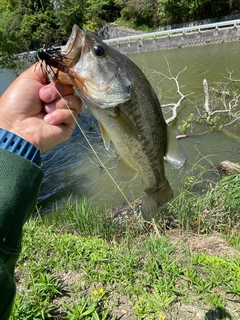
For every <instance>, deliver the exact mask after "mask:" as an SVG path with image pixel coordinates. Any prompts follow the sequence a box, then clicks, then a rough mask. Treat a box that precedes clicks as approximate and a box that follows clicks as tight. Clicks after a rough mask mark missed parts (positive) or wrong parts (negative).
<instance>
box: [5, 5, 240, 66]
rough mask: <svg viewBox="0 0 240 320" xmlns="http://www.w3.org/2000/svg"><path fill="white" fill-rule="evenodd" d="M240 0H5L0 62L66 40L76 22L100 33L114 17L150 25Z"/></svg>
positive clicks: (224, 9) (201, 15) (222, 11)
mask: <svg viewBox="0 0 240 320" xmlns="http://www.w3.org/2000/svg"><path fill="white" fill-rule="evenodd" d="M239 7H240V0H231V1H230V0H221V1H212V0H201V1H196V0H190V1H187V0H178V1H175V0H129V1H126V0H54V1H52V0H2V1H1V2H0V58H1V60H0V67H4V66H7V67H14V66H16V65H17V63H18V62H19V61H18V60H17V58H16V56H15V55H14V54H16V53H19V52H25V51H29V50H36V49H39V48H42V47H43V46H52V45H61V44H64V43H66V40H67V39H68V36H69V34H70V32H71V28H72V26H73V24H78V25H79V27H80V28H83V29H85V30H87V31H91V32H95V33H97V32H98V30H99V29H100V28H101V27H102V26H104V25H106V24H110V23H115V24H116V25H123V26H128V27H132V28H135V29H140V30H143V31H151V30H154V29H156V28H159V27H162V26H166V25H169V24H175V23H181V22H188V21H195V20H199V19H207V18H220V17H222V16H225V15H228V14H235V13H239Z"/></svg>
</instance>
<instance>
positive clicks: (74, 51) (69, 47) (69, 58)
mask: <svg viewBox="0 0 240 320" xmlns="http://www.w3.org/2000/svg"><path fill="white" fill-rule="evenodd" d="M83 41H84V31H82V30H81V29H80V28H79V27H78V26H77V25H76V24H74V26H73V28H72V33H71V35H70V37H69V39H68V42H67V43H66V45H65V47H64V48H63V50H62V56H63V62H64V63H65V64H66V65H67V66H68V67H69V68H72V67H74V66H75V64H76V63H77V62H78V60H79V59H80V56H81V51H82V47H83Z"/></svg>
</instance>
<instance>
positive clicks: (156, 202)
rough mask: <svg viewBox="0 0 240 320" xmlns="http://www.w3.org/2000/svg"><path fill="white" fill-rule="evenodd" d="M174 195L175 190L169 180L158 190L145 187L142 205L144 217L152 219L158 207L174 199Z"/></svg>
mask: <svg viewBox="0 0 240 320" xmlns="http://www.w3.org/2000/svg"><path fill="white" fill-rule="evenodd" d="M172 197H173V191H172V188H171V187H170V185H169V182H168V181H167V180H166V182H165V184H164V185H162V186H161V187H160V188H158V189H156V190H154V189H145V191H144V193H143V196H142V207H141V212H142V216H143V219H145V220H151V219H152V218H153V217H154V216H155V215H156V213H157V211H158V208H159V207H160V206H162V205H163V204H164V203H166V202H168V201H169V200H170V199H172Z"/></svg>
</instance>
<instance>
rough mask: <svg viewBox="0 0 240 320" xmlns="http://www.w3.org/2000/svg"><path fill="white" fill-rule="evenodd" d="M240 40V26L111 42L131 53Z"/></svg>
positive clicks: (120, 49)
mask: <svg viewBox="0 0 240 320" xmlns="http://www.w3.org/2000/svg"><path fill="white" fill-rule="evenodd" d="M239 40H240V27H239V26H234V27H230V28H229V27H228V28H216V29H211V30H204V31H198V32H187V33H182V34H176V35H174V34H171V35H168V36H162V37H159V38H152V39H143V40H140V39H139V40H137V41H134V40H132V41H127V40H126V42H121V43H116V44H112V43H111V44H110V46H111V47H113V48H115V49H117V50H118V51H120V52H122V53H125V54H131V53H137V52H148V51H158V50H166V49H175V48H185V47H193V46H203V45H209V44H214V43H222V42H233V41H239Z"/></svg>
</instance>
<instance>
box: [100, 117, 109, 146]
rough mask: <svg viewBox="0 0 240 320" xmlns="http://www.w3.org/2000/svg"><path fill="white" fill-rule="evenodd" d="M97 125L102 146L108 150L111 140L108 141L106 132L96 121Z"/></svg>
mask: <svg viewBox="0 0 240 320" xmlns="http://www.w3.org/2000/svg"><path fill="white" fill-rule="evenodd" d="M98 125H99V128H100V131H101V135H102V139H103V143H104V146H105V148H106V149H107V150H109V149H110V141H111V139H110V137H109V135H108V133H107V131H106V130H105V128H104V126H103V125H102V124H101V122H99V121H98Z"/></svg>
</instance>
